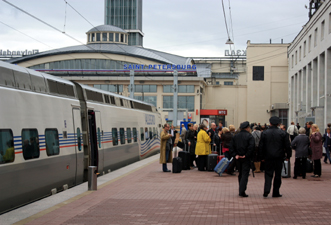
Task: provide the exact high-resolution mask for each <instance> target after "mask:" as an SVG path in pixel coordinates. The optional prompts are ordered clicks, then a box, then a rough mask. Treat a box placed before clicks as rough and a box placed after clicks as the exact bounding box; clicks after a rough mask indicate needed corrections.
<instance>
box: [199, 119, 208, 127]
mask: <svg viewBox="0 0 331 225" xmlns="http://www.w3.org/2000/svg"><path fill="white" fill-rule="evenodd" d="M201 123H203V124H204V125H206V127H207V128H208V129H209V118H201Z"/></svg>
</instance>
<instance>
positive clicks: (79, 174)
mask: <svg viewBox="0 0 331 225" xmlns="http://www.w3.org/2000/svg"><path fill="white" fill-rule="evenodd" d="M72 119H73V131H74V132H73V133H74V137H75V157H76V165H75V168H74V169H75V181H74V183H75V184H79V183H82V182H83V171H84V154H83V153H82V134H81V118H80V107H79V106H77V107H74V108H72ZM80 153H81V154H80Z"/></svg>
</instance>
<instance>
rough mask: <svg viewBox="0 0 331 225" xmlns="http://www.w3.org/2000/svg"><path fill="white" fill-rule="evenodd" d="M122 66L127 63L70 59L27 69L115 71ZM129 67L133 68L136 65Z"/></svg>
mask: <svg viewBox="0 0 331 225" xmlns="http://www.w3.org/2000/svg"><path fill="white" fill-rule="evenodd" d="M124 64H127V62H124V61H117V60H109V59H70V60H61V61H54V62H49V63H42V64H37V65H34V66H30V67H28V68H29V69H34V70H86V69H88V70H117V69H123V68H124ZM131 65H133V66H135V65H136V64H131ZM100 72H104V71H100ZM77 73H78V74H79V73H80V72H77ZM85 73H86V72H85ZM93 73H95V72H93Z"/></svg>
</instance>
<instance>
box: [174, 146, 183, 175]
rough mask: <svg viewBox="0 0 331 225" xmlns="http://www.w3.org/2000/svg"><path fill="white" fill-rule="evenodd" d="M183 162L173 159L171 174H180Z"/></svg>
mask: <svg viewBox="0 0 331 225" xmlns="http://www.w3.org/2000/svg"><path fill="white" fill-rule="evenodd" d="M176 155H177V147H176V150H175V156H176ZM182 164H183V162H182V159H181V158H179V157H175V158H173V159H172V172H173V173H180V172H182V167H183V165H182Z"/></svg>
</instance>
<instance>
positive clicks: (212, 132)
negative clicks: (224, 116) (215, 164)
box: [207, 123, 217, 151]
mask: <svg viewBox="0 0 331 225" xmlns="http://www.w3.org/2000/svg"><path fill="white" fill-rule="evenodd" d="M207 134H208V135H209V136H210V138H211V142H210V145H211V151H216V148H215V147H214V146H215V145H214V144H215V143H214V137H215V135H217V130H216V124H215V123H211V124H210V129H209V130H208V131H207Z"/></svg>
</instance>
